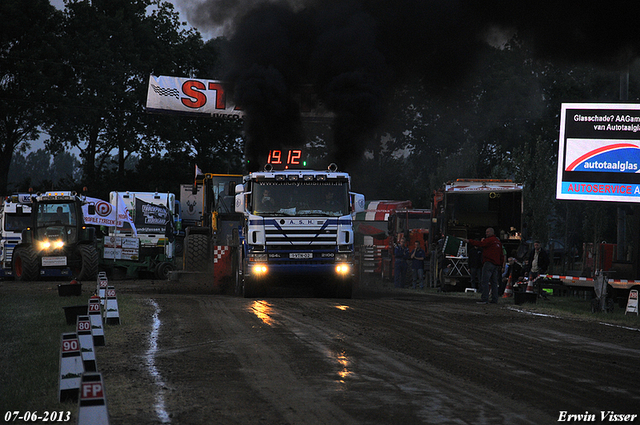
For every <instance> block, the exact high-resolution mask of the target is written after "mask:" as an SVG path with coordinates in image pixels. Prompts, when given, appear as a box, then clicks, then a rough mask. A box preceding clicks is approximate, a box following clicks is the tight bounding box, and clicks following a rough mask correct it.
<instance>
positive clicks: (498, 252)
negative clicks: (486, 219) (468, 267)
mask: <svg viewBox="0 0 640 425" xmlns="http://www.w3.org/2000/svg"><path fill="white" fill-rule="evenodd" d="M485 236H486V237H485V238H484V239H482V240H481V241H474V240H469V239H463V241H465V242H466V243H468V244H470V245H473V246H477V247H480V248H482V281H481V284H482V295H481V296H480V302H479V304H487V303H489V302H491V303H492V304H497V303H498V282H499V281H500V274H501V272H502V266H503V264H504V252H503V250H502V242H500V239H498V238H497V237H496V235H495V231H494V230H493V228H491V227H489V228H488V229H487V230H486V231H485ZM489 285H491V301H489Z"/></svg>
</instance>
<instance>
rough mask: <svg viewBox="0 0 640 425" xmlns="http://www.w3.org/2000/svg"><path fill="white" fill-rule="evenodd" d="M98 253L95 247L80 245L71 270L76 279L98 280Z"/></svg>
mask: <svg viewBox="0 0 640 425" xmlns="http://www.w3.org/2000/svg"><path fill="white" fill-rule="evenodd" d="M98 267H99V265H98V251H97V250H96V247H95V246H93V245H79V246H78V248H77V249H76V252H75V254H74V259H73V263H72V266H71V270H72V271H73V274H74V276H75V277H76V279H78V280H80V281H82V280H96V279H97V277H98Z"/></svg>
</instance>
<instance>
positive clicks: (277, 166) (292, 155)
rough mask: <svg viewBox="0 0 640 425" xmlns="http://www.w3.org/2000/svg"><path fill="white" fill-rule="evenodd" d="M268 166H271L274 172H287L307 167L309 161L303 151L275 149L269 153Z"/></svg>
mask: <svg viewBox="0 0 640 425" xmlns="http://www.w3.org/2000/svg"><path fill="white" fill-rule="evenodd" d="M267 164H270V165H271V166H272V167H273V169H274V170H287V169H289V168H304V167H306V166H307V161H306V159H305V157H303V152H302V150H301V149H273V150H270V151H269V155H268V156H267Z"/></svg>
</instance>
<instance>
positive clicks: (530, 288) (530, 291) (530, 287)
mask: <svg viewBox="0 0 640 425" xmlns="http://www.w3.org/2000/svg"><path fill="white" fill-rule="evenodd" d="M526 292H527V294H533V281H532V280H531V279H529V281H528V283H527V290H526Z"/></svg>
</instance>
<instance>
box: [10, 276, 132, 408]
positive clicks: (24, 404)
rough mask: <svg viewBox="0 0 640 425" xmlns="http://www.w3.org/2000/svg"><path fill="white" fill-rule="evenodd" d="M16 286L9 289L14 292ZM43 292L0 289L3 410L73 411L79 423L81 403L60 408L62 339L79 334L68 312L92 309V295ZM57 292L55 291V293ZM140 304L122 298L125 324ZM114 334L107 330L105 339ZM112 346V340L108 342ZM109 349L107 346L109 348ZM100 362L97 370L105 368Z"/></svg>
mask: <svg viewBox="0 0 640 425" xmlns="http://www.w3.org/2000/svg"><path fill="white" fill-rule="evenodd" d="M14 285H17V284H16V283H9V284H7V285H6V286H11V287H15V286H14ZM26 285H37V286H39V287H41V289H42V291H34V290H31V289H29V290H22V289H19V288H17V287H15V288H16V289H15V290H7V289H6V288H4V287H1V288H0V324H1V325H0V364H2V370H1V371H0V406H1V407H2V414H4V413H5V412H6V411H20V412H22V413H24V412H26V411H30V412H33V411H38V412H39V413H40V414H42V412H44V411H45V410H46V411H50V412H51V411H61V410H64V411H71V412H72V418H74V419H73V420H75V418H77V410H78V407H77V403H74V402H65V403H60V402H59V399H58V397H59V388H58V385H59V373H60V339H61V334H62V333H66V332H75V331H76V327H75V325H67V322H66V319H65V314H64V309H63V307H66V306H73V305H82V304H85V303H88V301H89V297H90V295H91V293H90V291H88V290H87V289H86V288H83V294H82V295H81V296H78V297H60V296H58V293H57V286H55V285H54V286H53V287H52V286H51V285H50V284H48V285H45V284H43V283H40V282H38V283H27V284H26ZM54 288H55V289H54ZM137 306H138V304H137V303H135V302H132V299H131V297H130V296H127V295H126V294H125V295H118V309H119V313H120V318H121V322H122V323H123V325H120V326H126V323H127V321H128V320H131V319H130V318H132V317H135V315H136V309H137V308H138V307H137ZM109 329H110V327H109V326H107V327H106V328H105V334H106V338H109V335H108V334H109ZM107 341H108V340H107ZM107 343H108V342H107ZM99 362H100V359H98V370H99V368H100V363H99Z"/></svg>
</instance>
